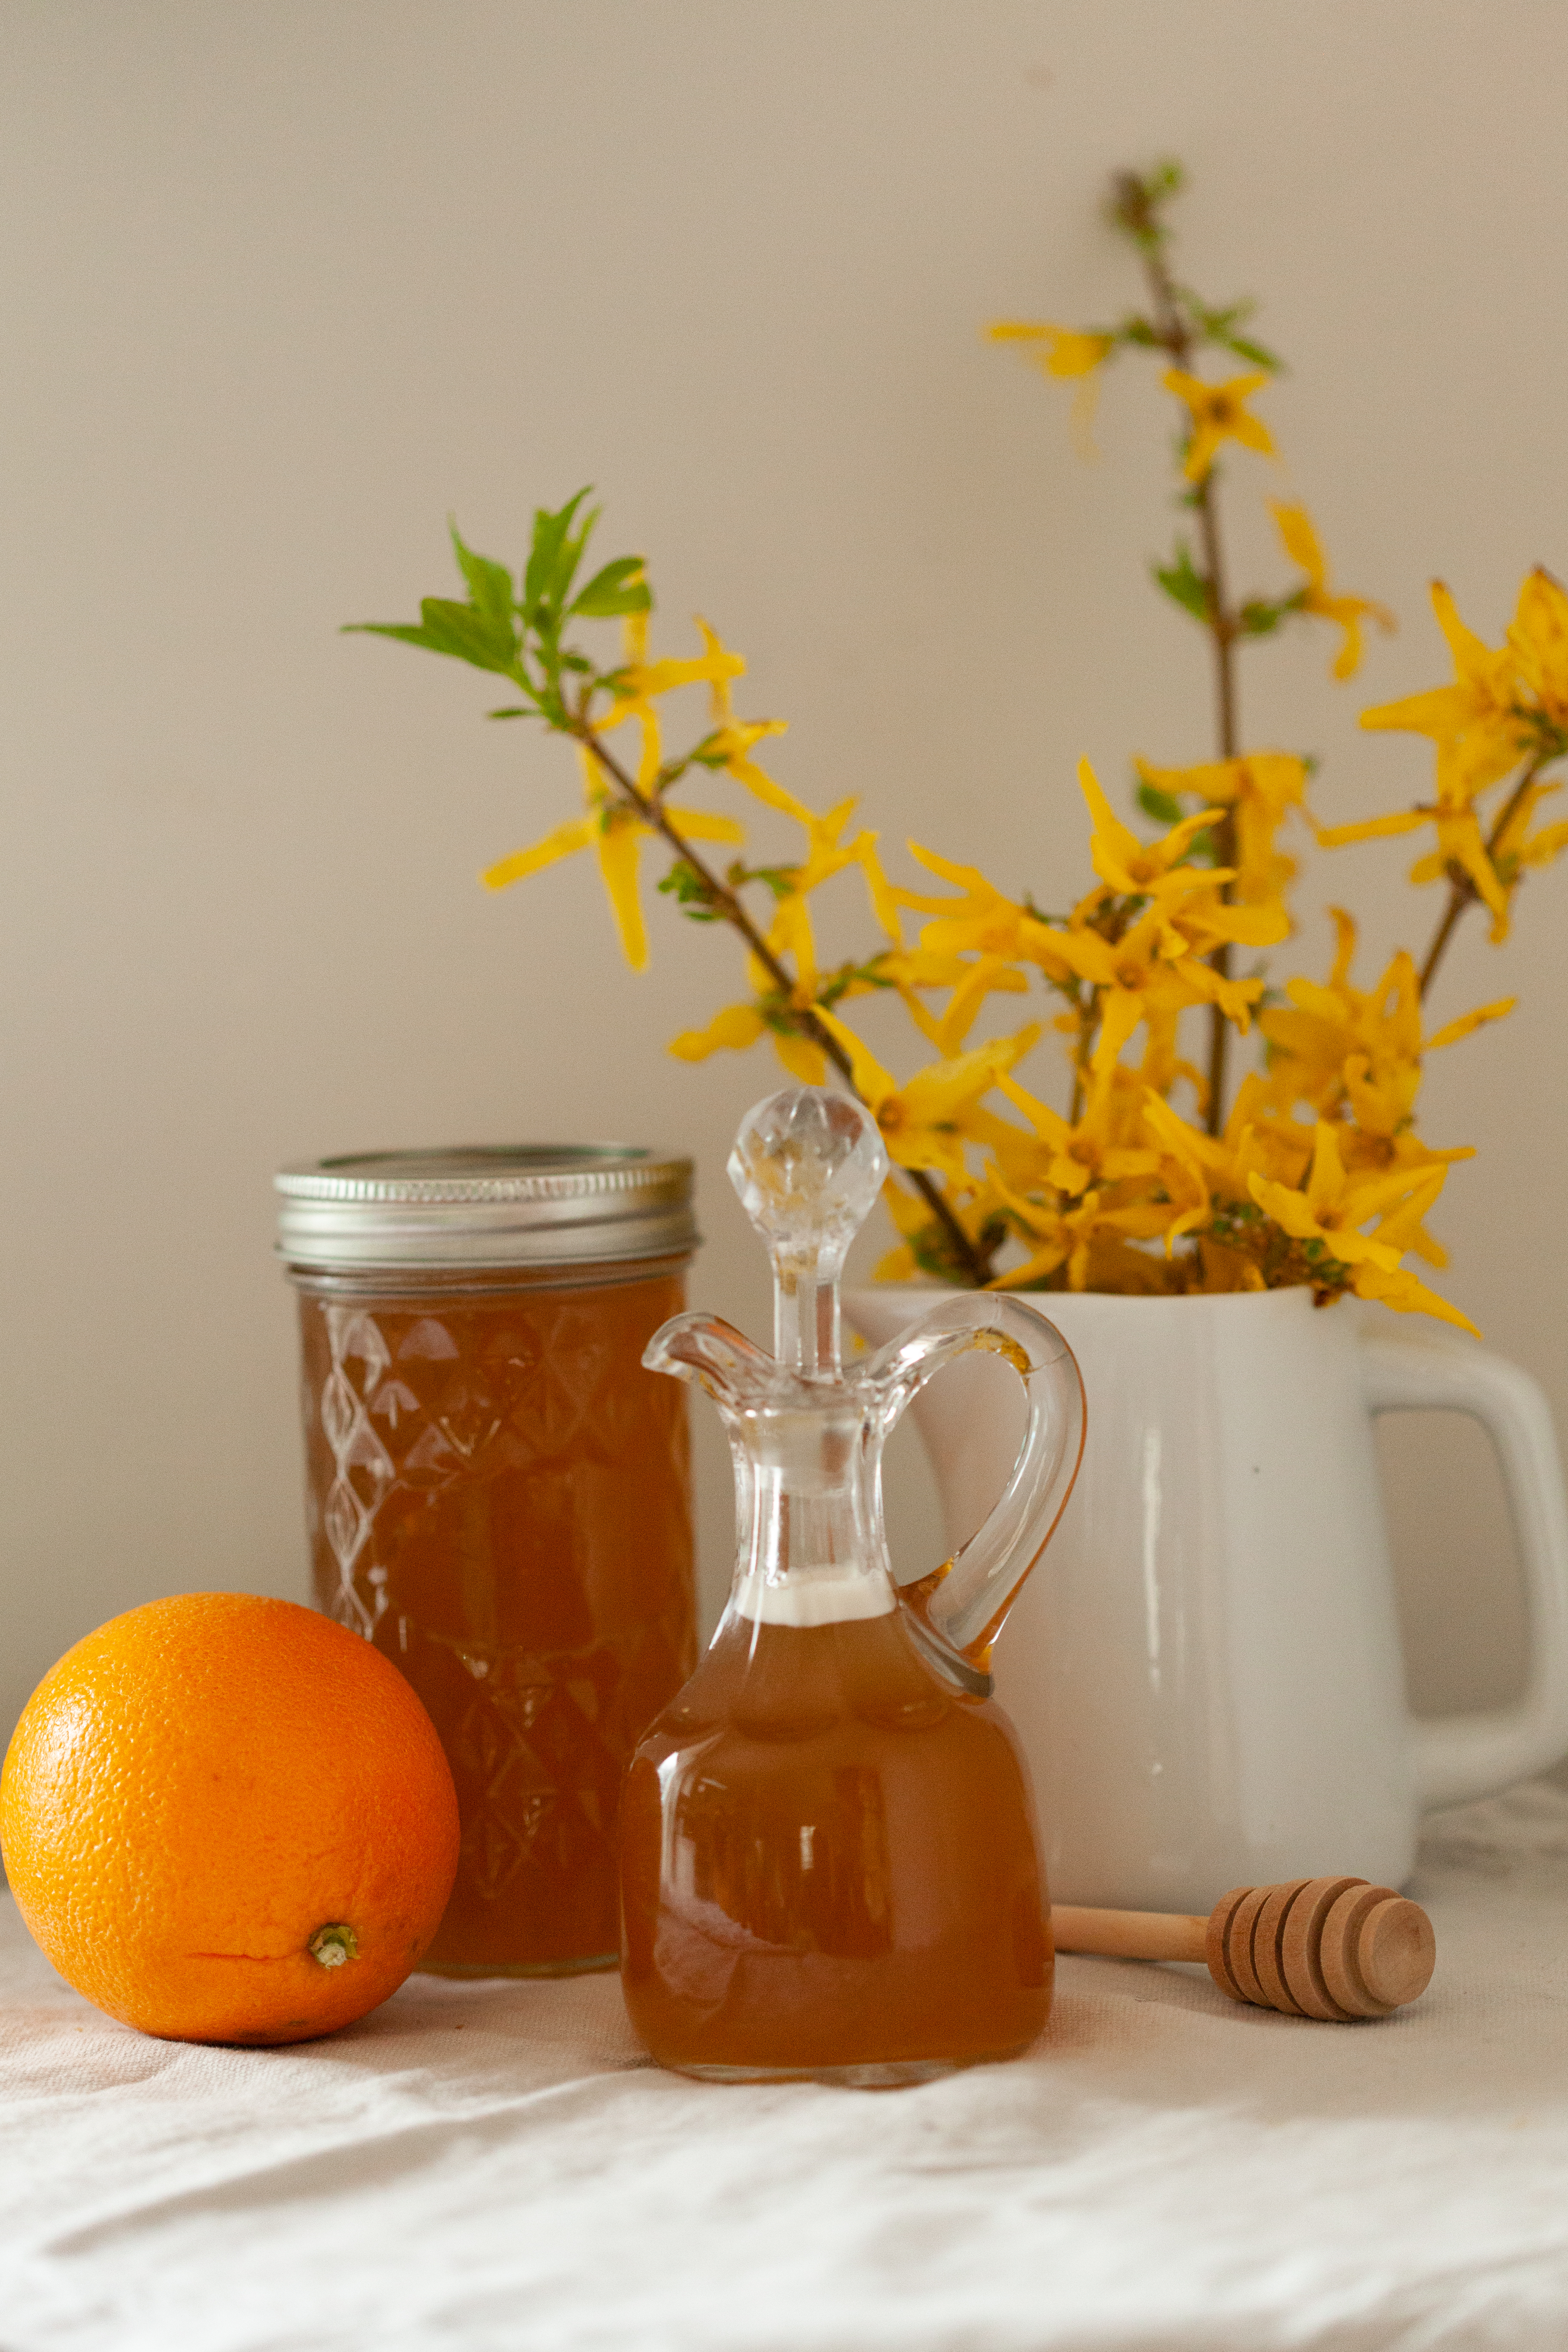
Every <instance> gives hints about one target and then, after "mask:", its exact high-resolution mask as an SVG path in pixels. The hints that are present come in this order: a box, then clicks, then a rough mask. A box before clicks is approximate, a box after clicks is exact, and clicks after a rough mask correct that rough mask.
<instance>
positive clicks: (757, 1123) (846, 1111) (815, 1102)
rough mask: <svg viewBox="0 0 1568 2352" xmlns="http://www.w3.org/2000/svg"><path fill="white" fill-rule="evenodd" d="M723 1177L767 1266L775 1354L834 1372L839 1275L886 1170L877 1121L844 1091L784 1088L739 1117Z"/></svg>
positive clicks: (799, 1367) (798, 1365)
mask: <svg viewBox="0 0 1568 2352" xmlns="http://www.w3.org/2000/svg"><path fill="white" fill-rule="evenodd" d="M729 1173H730V1181H731V1184H733V1186H734V1187H735V1190H736V1192H738V1193H739V1194H740V1197H741V1204H742V1208H743V1209H744V1210H745V1212H746V1214H747V1215H748V1216H749V1217H750V1219H751V1220H752V1223H753V1224H754V1225H755V1226H756V1228H757V1230H758V1232H759V1233H760V1234H762V1235H763V1240H764V1241H765V1242H766V1243H767V1244H768V1249H769V1253H770V1255H772V1258H773V1281H774V1326H773V1328H774V1341H773V1345H774V1353H775V1354H776V1355H777V1357H778V1360H779V1361H780V1363H781V1364H784V1365H786V1366H788V1367H789V1368H790V1369H791V1370H796V1371H802V1372H813V1373H827V1374H830V1375H831V1374H837V1370H838V1276H839V1275H840V1273H841V1272H842V1271H843V1266H844V1260H845V1256H846V1254H847V1251H848V1248H849V1244H850V1243H851V1242H852V1241H853V1240H854V1238H855V1236H856V1234H858V1232H859V1230H860V1227H861V1226H862V1225H863V1224H864V1223H865V1222H866V1219H867V1218H868V1216H869V1214H870V1213H871V1210H872V1207H873V1206H874V1204H875V1202H876V1199H877V1195H878V1193H879V1192H880V1191H881V1189H882V1186H883V1183H884V1182H885V1181H886V1179H887V1174H888V1155H887V1152H886V1151H885V1150H884V1149H883V1146H882V1139H881V1137H880V1136H879V1133H878V1132H877V1123H876V1121H875V1120H874V1119H873V1118H871V1116H870V1114H869V1113H868V1111H866V1110H864V1109H863V1108H861V1106H860V1105H859V1104H858V1102H854V1101H852V1100H851V1099H850V1097H848V1096H847V1095H838V1094H833V1093H831V1092H830V1091H829V1089H828V1088H827V1087H785V1088H784V1092H783V1093H782V1094H776V1095H769V1097H767V1099H766V1101H765V1102H760V1103H758V1104H757V1105H756V1107H755V1108H754V1109H752V1110H750V1111H748V1112H747V1114H746V1116H745V1118H743V1119H742V1122H741V1131H740V1133H739V1134H738V1135H737V1136H736V1138H735V1148H734V1150H732V1151H731V1154H730V1169H729Z"/></svg>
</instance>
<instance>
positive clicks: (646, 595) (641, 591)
mask: <svg viewBox="0 0 1568 2352" xmlns="http://www.w3.org/2000/svg"><path fill="white" fill-rule="evenodd" d="M652 604H653V594H652V592H651V590H650V589H649V587H648V584H647V581H646V580H645V579H644V578H643V560H642V557H641V556H640V555H618V556H617V557H616V561H615V562H613V563H606V564H605V568H604V570H603V571H602V572H595V574H594V577H593V578H592V580H590V581H589V583H588V585H587V586H586V587H585V588H584V590H583V591H582V593H581V594H580V595H579V596H577V597H576V598H575V600H574V603H573V604H572V608H571V609H572V611H573V612H574V613H576V614H580V615H581V616H582V618H583V619H584V620H585V621H607V620H610V619H613V618H614V617H615V615H616V614H620V613H646V612H647V611H648V610H649V608H650V607H651V605H652Z"/></svg>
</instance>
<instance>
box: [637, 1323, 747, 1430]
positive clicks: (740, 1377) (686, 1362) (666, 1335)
mask: <svg viewBox="0 0 1568 2352" xmlns="http://www.w3.org/2000/svg"><path fill="white" fill-rule="evenodd" d="M643 1363H644V1365H645V1366H646V1367H647V1370H649V1371H650V1372H668V1373H670V1374H671V1375H672V1376H673V1377H674V1378H675V1379H676V1380H679V1381H693V1382H694V1383H695V1384H696V1386H698V1387H699V1388H700V1389H704V1390H706V1391H707V1393H708V1394H709V1395H710V1397H711V1398H712V1399H713V1402H714V1403H715V1404H717V1405H720V1406H721V1407H726V1406H727V1407H730V1408H731V1409H733V1410H739V1409H743V1408H744V1407H745V1406H747V1405H761V1404H763V1403H765V1402H767V1400H768V1399H769V1397H770V1396H771V1395H772V1393H773V1391H774V1389H775V1388H776V1387H777V1384H778V1366H777V1365H776V1364H775V1362H774V1361H773V1358H772V1356H770V1355H769V1354H768V1352H767V1349H765V1348H759V1347H758V1346H757V1345H756V1344H755V1342H754V1341H753V1340H751V1339H747V1337H746V1335H745V1333H744V1332H743V1331H737V1330H736V1328H735V1327H734V1325H733V1324H732V1323H726V1322H725V1320H724V1318H723V1317H722V1316H721V1315H706V1314H703V1313H702V1312H701V1311H700V1309H696V1310H693V1311H692V1312H691V1313H690V1314H687V1315H674V1316H671V1318H670V1319H669V1321H668V1323H661V1324H660V1325H659V1328H658V1330H657V1331H656V1332H655V1333H654V1335H653V1338H652V1339H650V1340H649V1341H648V1343H647V1347H646V1348H645V1349H644V1350H643Z"/></svg>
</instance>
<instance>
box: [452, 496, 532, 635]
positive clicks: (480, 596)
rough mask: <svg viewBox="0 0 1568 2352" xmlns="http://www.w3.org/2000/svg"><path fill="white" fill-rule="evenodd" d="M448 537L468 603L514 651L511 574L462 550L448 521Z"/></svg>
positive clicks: (484, 557)
mask: <svg viewBox="0 0 1568 2352" xmlns="http://www.w3.org/2000/svg"><path fill="white" fill-rule="evenodd" d="M447 530H449V531H450V532H451V534H452V551H453V553H454V554H455V555H456V557H457V559H458V570H459V571H460V572H462V575H463V577H464V579H465V580H466V581H467V582H468V601H469V603H470V604H472V605H473V608H474V610H475V612H476V613H478V614H479V618H480V619H481V620H482V621H483V622H484V623H485V625H486V626H487V627H488V628H489V629H490V630H491V631H493V633H494V634H495V635H496V636H497V637H502V636H504V637H507V638H509V639H510V642H511V644H512V646H513V647H514V648H515V646H516V643H517V632H516V628H515V626H514V624H513V621H512V583H511V573H510V572H509V571H508V570H507V568H506V566H505V564H504V563H497V562H493V561H492V560H491V558H490V557H489V556H488V555H476V554H475V552H474V551H473V549H472V548H471V547H465V546H464V544H463V540H462V534H461V533H460V532H459V530H458V526H457V524H456V523H455V522H453V521H451V520H448V521H447Z"/></svg>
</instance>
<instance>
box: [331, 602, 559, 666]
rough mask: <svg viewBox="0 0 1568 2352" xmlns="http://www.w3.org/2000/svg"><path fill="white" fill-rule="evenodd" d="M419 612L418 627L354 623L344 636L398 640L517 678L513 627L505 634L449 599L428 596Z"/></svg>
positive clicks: (387, 622)
mask: <svg viewBox="0 0 1568 2352" xmlns="http://www.w3.org/2000/svg"><path fill="white" fill-rule="evenodd" d="M419 612H420V625H418V626H417V627H416V626H414V625H411V624H409V623H406V622H395V621H353V622H351V623H350V624H349V626H348V629H347V631H346V632H345V634H346V635H363V636H371V637H395V638H396V639H397V640H398V642H399V643H400V644H402V645H405V646H425V648H426V651H427V652H429V653H433V654H450V655H451V656H452V658H453V659H454V660H455V661H466V662H472V664H473V666H474V667H475V668H476V669H493V670H499V671H500V674H501V676H502V677H516V676H517V639H516V637H515V636H514V635H513V634H512V632H511V629H510V626H509V627H508V628H506V629H505V630H504V631H503V630H500V629H497V628H493V627H492V626H491V625H490V624H489V622H487V621H486V620H485V619H484V617H483V615H482V614H479V613H477V612H476V611H475V610H474V608H473V606H472V605H471V604H456V603H454V601H453V600H452V599H451V598H450V597H447V596H426V598H425V600H424V602H423V604H421V605H420V607H419ZM518 682H519V684H520V685H521V684H522V683H523V682H524V681H523V680H521V679H519V681H518Z"/></svg>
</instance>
